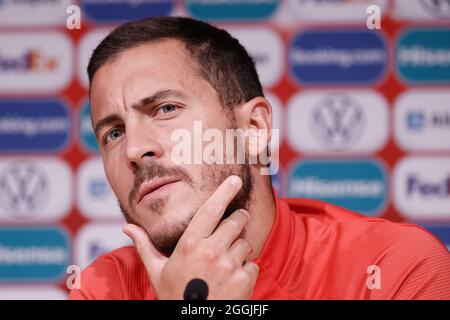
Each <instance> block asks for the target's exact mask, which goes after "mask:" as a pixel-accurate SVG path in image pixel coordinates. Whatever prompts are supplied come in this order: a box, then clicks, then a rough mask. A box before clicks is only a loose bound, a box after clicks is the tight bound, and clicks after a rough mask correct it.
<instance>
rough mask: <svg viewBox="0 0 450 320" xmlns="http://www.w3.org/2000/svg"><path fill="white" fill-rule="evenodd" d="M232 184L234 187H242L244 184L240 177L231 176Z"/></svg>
mask: <svg viewBox="0 0 450 320" xmlns="http://www.w3.org/2000/svg"><path fill="white" fill-rule="evenodd" d="M230 183H231V184H232V185H233V186H236V187H240V186H241V184H242V180H241V178H240V177H238V176H230Z"/></svg>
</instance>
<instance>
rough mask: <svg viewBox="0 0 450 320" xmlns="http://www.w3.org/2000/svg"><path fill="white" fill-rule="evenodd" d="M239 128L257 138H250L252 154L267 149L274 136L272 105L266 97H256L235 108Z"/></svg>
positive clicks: (249, 147) (249, 148)
mask: <svg viewBox="0 0 450 320" xmlns="http://www.w3.org/2000/svg"><path fill="white" fill-rule="evenodd" d="M235 119H236V124H237V126H238V128H241V129H243V130H245V131H247V132H248V135H249V136H250V137H253V138H257V139H249V146H248V150H249V151H250V155H252V156H258V155H259V154H261V153H262V152H263V151H265V150H266V148H267V145H268V144H269V142H270V140H271V138H272V106H271V105H270V103H269V101H268V100H267V99H266V98H264V97H256V98H253V99H251V100H250V101H248V102H246V103H244V104H242V105H240V106H238V107H236V108H235ZM255 153H256V154H255Z"/></svg>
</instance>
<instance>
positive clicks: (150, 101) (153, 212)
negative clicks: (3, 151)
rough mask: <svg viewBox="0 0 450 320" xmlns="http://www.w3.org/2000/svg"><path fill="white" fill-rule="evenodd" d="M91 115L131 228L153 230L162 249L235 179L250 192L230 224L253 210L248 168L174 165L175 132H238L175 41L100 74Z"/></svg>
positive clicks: (135, 53)
mask: <svg viewBox="0 0 450 320" xmlns="http://www.w3.org/2000/svg"><path fill="white" fill-rule="evenodd" d="M91 111H92V120H93V124H94V128H95V129H96V135H97V140H98V143H99V146H100V153H101V155H102V158H103V164H104V168H105V172H106V176H107V178H108V181H109V183H110V184H111V187H112V189H113V191H114V193H115V195H116V196H117V198H118V200H119V204H120V207H121V209H122V211H123V213H124V214H125V217H126V218H127V220H128V221H129V222H132V223H136V224H138V225H140V226H142V227H143V228H144V229H146V231H147V233H148V234H149V236H150V239H151V240H152V242H153V244H154V245H155V246H156V248H157V249H158V250H160V251H161V252H165V253H171V252H172V251H173V249H174V247H175V245H176V243H177V241H178V239H179V238H180V236H181V235H182V233H183V232H184V230H185V228H186V227H187V225H188V223H189V222H190V220H191V218H192V216H193V215H194V214H195V212H196V211H197V209H198V208H199V207H200V206H201V205H202V204H203V202H204V201H205V200H206V199H207V198H208V197H209V196H210V195H211V194H212V193H213V192H214V191H215V189H216V188H217V187H218V186H219V185H220V183H221V182H222V181H223V180H224V179H225V178H226V177H227V176H229V175H231V174H236V175H239V176H241V178H242V179H243V188H242V190H241V191H240V193H239V194H238V196H237V197H236V198H235V200H234V201H233V203H232V204H230V206H229V207H228V209H227V212H226V213H225V217H226V216H228V215H229V214H230V213H231V212H232V211H234V210H236V209H238V208H247V205H248V200H249V197H250V194H251V187H252V183H251V174H250V169H249V167H248V165H238V164H236V165H223V164H181V165H180V164H175V163H174V162H173V161H172V159H173V158H172V151H173V148H174V146H175V145H176V144H177V143H179V142H178V141H176V140H173V139H171V136H172V133H173V132H174V130H176V129H186V130H187V131H188V132H190V133H191V135H190V136H191V138H192V145H193V144H194V141H193V140H194V121H201V124H202V126H203V130H205V129H208V128H217V129H219V130H221V131H222V132H225V129H226V128H233V127H234V126H235V124H234V121H233V117H232V116H230V114H229V113H226V112H225V111H224V109H223V107H222V106H221V103H220V101H219V96H218V93H217V92H216V91H215V90H214V88H213V87H212V86H211V85H210V84H209V83H208V82H207V81H206V80H204V79H203V78H201V77H200V76H199V75H198V74H197V72H196V71H195V65H194V62H193V61H192V60H191V58H190V57H189V56H188V55H187V54H186V53H185V49H184V46H183V45H182V44H181V43H180V42H178V41H175V40H167V41H163V42H158V43H151V44H144V45H140V46H137V47H135V48H132V49H129V50H126V51H124V52H123V53H121V54H120V55H119V56H118V57H117V58H115V59H113V60H111V61H109V62H107V63H106V64H104V65H103V66H102V67H100V68H99V69H98V70H97V72H96V74H95V76H94V79H93V82H92V86H91Z"/></svg>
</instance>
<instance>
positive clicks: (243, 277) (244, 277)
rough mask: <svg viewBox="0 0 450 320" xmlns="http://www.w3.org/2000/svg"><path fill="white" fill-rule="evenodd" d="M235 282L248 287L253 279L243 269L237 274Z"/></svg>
mask: <svg viewBox="0 0 450 320" xmlns="http://www.w3.org/2000/svg"><path fill="white" fill-rule="evenodd" d="M235 280H236V281H237V282H239V283H242V284H245V285H248V284H249V283H250V282H251V280H252V279H251V277H250V275H249V274H248V273H247V272H245V271H244V270H242V269H241V270H239V271H238V272H236V275H235Z"/></svg>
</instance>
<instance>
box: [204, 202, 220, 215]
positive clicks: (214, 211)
mask: <svg viewBox="0 0 450 320" xmlns="http://www.w3.org/2000/svg"><path fill="white" fill-rule="evenodd" d="M205 212H206V214H207V215H210V216H218V215H220V213H221V207H220V205H219V204H217V203H210V204H209V205H207V206H206V208H205Z"/></svg>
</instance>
